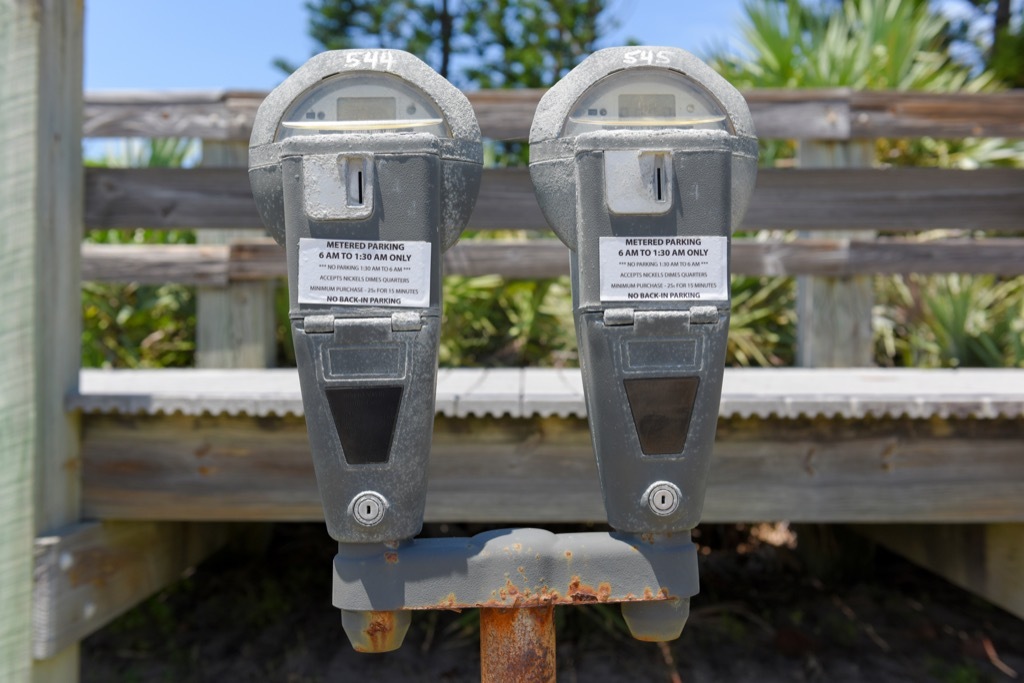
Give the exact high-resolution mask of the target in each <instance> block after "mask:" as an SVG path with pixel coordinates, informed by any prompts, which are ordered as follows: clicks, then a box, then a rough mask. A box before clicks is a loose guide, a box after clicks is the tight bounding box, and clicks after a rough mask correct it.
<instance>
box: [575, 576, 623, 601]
mask: <svg viewBox="0 0 1024 683" xmlns="http://www.w3.org/2000/svg"><path fill="white" fill-rule="evenodd" d="M567 594H568V597H569V599H570V600H572V602H575V603H579V602H609V601H610V600H611V597H612V585H611V584H610V583H608V582H607V581H605V582H602V583H599V584H597V589H596V590H595V589H594V587H593V586H588V585H587V584H585V583H583V582H582V581H581V580H580V577H578V576H574V577H572V580H571V581H570V582H569V590H568V591H567Z"/></svg>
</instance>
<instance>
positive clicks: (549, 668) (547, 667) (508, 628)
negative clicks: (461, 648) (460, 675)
mask: <svg viewBox="0 0 1024 683" xmlns="http://www.w3.org/2000/svg"><path fill="white" fill-rule="evenodd" d="M480 681H481V683H499V682H501V683H504V682H505V681H520V682H521V683H554V681H555V624H554V609H553V607H552V606H550V605H545V606H542V607H530V608H524V609H482V610H480Z"/></svg>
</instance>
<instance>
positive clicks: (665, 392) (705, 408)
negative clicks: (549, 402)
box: [530, 47, 757, 613]
mask: <svg viewBox="0 0 1024 683" xmlns="http://www.w3.org/2000/svg"><path fill="white" fill-rule="evenodd" d="M756 172H757V139H756V137H755V135H754V128H753V124H752V121H751V118H750V113H749V110H748V108H747V105H746V102H745V101H744V99H743V97H742V96H741V95H740V93H739V92H737V91H736V90H735V89H734V88H733V87H732V86H731V85H729V84H728V83H727V82H726V81H725V80H724V79H723V78H722V77H721V76H719V75H718V74H717V73H715V72H714V71H712V70H711V69H710V68H709V67H708V66H707V65H705V64H704V63H703V62H701V61H700V60H698V59H697V58H695V57H694V56H693V55H691V54H689V53H687V52H685V51H683V50H680V49H675V48H664V47H627V48H611V49H606V50H601V51H599V52H597V53H595V54H594V55H592V56H591V57H589V58H588V59H586V60H585V61H584V62H583V63H582V64H580V65H579V66H578V67H577V68H576V69H574V70H573V71H572V72H571V73H569V74H568V75H567V76H566V77H565V78H564V79H562V81H561V82H559V83H558V84H557V85H556V86H555V87H553V88H551V90H549V91H548V92H547V93H546V94H545V96H544V97H543V98H542V99H541V101H540V104H539V106H538V109H537V115H536V116H535V118H534V122H533V127H532V129H531V131H530V175H531V177H532V179H533V183H534V187H535V189H536V192H537V197H538V200H539V202H540V205H541V208H542V209H543V211H544V214H545V216H546V217H547V219H548V221H549V223H550V224H551V226H552V228H553V229H554V231H555V232H556V233H557V234H558V236H559V237H560V238H561V240H562V241H563V242H565V244H566V245H567V246H568V247H569V248H570V249H571V250H572V253H571V273H572V289H573V303H574V313H575V319H576V333H577V338H578V341H579V349H580V366H581V368H582V372H583V381H584V390H585V395H586V403H587V411H588V416H589V421H590V429H591V436H592V439H593V443H594V450H595V453H596V456H597V464H598V470H599V472H600V477H601V487H602V490H603V493H604V499H605V507H606V510H607V514H608V521H609V523H610V524H611V525H612V526H613V527H615V528H616V529H618V530H621V531H627V532H631V533H636V534H641V533H656V534H674V533H677V532H689V530H690V529H692V528H693V527H694V526H696V524H697V523H698V521H699V519H700V513H701V508H702V506H703V501H704V488H705V480H706V476H707V470H708V465H709V460H710V456H711V449H712V446H713V442H714V437H715V428H716V425H717V419H718V406H719V401H720V397H721V387H722V372H723V368H724V361H725V349H726V341H727V334H728V329H729V307H730V303H729V301H730V293H729V239H730V235H731V232H732V230H733V229H735V228H736V226H738V225H739V223H740V221H741V219H742V216H743V213H744V211H745V210H746V207H747V204H748V201H749V199H750V196H751V193H752V191H753V188H754V178H755V175H756ZM694 571H696V567H694ZM626 612H627V610H624V613H626Z"/></svg>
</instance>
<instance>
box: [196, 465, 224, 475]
mask: <svg viewBox="0 0 1024 683" xmlns="http://www.w3.org/2000/svg"><path fill="white" fill-rule="evenodd" d="M196 472H198V473H199V474H201V475H202V476H204V477H208V476H210V475H211V474H217V473H218V472H220V468H219V467H207V466H205V465H203V466H202V467H200V468H198V469H197V470H196Z"/></svg>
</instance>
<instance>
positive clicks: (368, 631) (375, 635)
mask: <svg viewBox="0 0 1024 683" xmlns="http://www.w3.org/2000/svg"><path fill="white" fill-rule="evenodd" d="M363 635H365V636H366V639H365V642H364V643H360V644H359V645H357V646H355V649H356V651H357V652H390V651H391V650H394V649H395V648H396V647H397V646H398V643H397V640H396V636H397V635H398V634H397V633H396V632H395V613H394V612H370V613H369V622H368V623H367V625H366V628H365V629H363Z"/></svg>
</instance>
